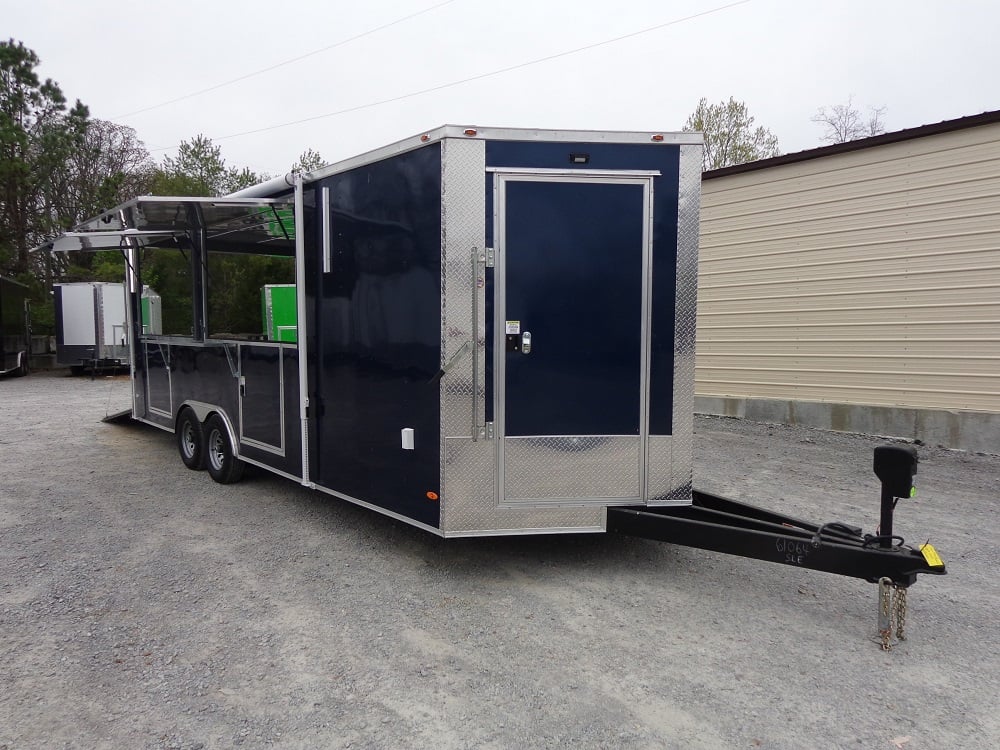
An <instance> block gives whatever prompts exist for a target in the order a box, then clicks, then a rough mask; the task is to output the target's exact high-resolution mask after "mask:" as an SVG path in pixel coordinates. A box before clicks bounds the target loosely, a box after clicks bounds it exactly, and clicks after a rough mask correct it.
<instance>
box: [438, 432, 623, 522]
mask: <svg viewBox="0 0 1000 750" xmlns="http://www.w3.org/2000/svg"><path fill="white" fill-rule="evenodd" d="M442 456H443V463H444V474H445V482H444V484H443V485H442V486H443V488H444V491H443V492H442V494H441V499H442V506H441V530H442V531H443V532H444V534H445V536H447V535H448V534H452V535H458V534H465V535H473V534H497V533H499V534H517V533H522V534H526V533H542V532H552V531H569V530H581V531H582V530H588V531H592V530H594V529H600V528H604V526H605V520H606V514H605V509H604V507H603V506H593V507H582V508H498V507H497V502H496V485H495V482H496V443H495V442H494V441H491V440H478V441H474V440H471V439H470V438H447V439H445V441H444V452H443V454H442Z"/></svg>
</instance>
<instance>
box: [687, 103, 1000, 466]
mask: <svg viewBox="0 0 1000 750" xmlns="http://www.w3.org/2000/svg"><path fill="white" fill-rule="evenodd" d="M700 253H701V256H700V265H699V274H698V279H699V291H698V353H697V369H696V373H697V374H696V395H697V398H696V409H697V410H698V411H700V412H702V413H711V414H726V415H732V416H745V417H748V418H753V419H761V420H765V421H775V422H786V423H793V424H794V423H798V424H807V425H811V426H816V427H824V428H830V429H836V430H846V431H857V432H867V433H874V434H882V435H895V436H902V437H909V438H915V439H921V440H923V441H924V442H927V443H930V444H943V445H947V446H949V447H957V448H965V449H969V450H981V451H988V452H994V453H995V452H1000V111H996V112H987V113H985V114H982V115H976V116H973V117H965V118H961V119H958V120H950V121H946V122H942V123H938V124H935V125H928V126H923V127H919V128H912V129H909V130H902V131H898V132H895V133H887V134H885V135H881V136H876V137H874V138H866V139H864V140H859V141H854V142H851V143H846V144H838V145H835V146H828V147H825V148H818V149H813V150H810V151H803V152H800V153H796V154H788V155H785V156H780V157H776V158H773V159H767V160H763V161H759V162H753V163H751V164H744V165H740V166H737V167H730V168H726V169H720V170H715V171H712V172H706V173H705V174H704V175H703V180H702V215H701V250H700Z"/></svg>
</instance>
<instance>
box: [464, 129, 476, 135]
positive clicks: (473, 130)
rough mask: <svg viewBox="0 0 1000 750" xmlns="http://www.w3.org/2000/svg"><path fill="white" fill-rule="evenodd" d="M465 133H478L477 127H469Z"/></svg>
mask: <svg viewBox="0 0 1000 750" xmlns="http://www.w3.org/2000/svg"><path fill="white" fill-rule="evenodd" d="M465 134H466V135H475V134H476V129H475V128H469V129H468V130H466V131H465Z"/></svg>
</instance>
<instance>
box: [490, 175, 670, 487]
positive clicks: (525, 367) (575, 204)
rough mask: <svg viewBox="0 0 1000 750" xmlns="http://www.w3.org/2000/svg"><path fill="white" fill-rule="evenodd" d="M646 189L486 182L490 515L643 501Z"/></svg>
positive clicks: (601, 180)
mask: <svg viewBox="0 0 1000 750" xmlns="http://www.w3.org/2000/svg"><path fill="white" fill-rule="evenodd" d="M651 191H652V181H651V178H647V177H626V176H621V177H608V176H584V175H572V176H568V175H551V174H507V175H499V174H498V175H497V195H496V205H497V224H496V238H497V248H496V250H497V253H496V269H495V277H494V278H495V283H496V291H495V295H496V296H495V311H496V317H495V319H494V331H495V336H494V353H495V356H494V368H495V372H496V375H495V377H496V381H495V383H496V388H495V424H496V429H497V438H498V440H497V443H498V451H499V456H498V465H499V477H498V480H499V481H498V490H499V501H500V504H501V505H580V504H590V503H598V504H603V505H609V504H610V505H615V504H622V505H624V504H635V503H637V502H641V501H642V499H643V495H644V487H643V477H644V473H645V465H644V464H645V460H644V457H645V454H646V451H645V443H646V439H647V436H648V417H647V413H646V412H647V381H648V360H649V342H648V335H649V334H648V328H649V326H648V320H649V291H648V287H649V283H648V280H649V277H650V241H651V240H650V238H651V232H650V222H649V216H650V206H651Z"/></svg>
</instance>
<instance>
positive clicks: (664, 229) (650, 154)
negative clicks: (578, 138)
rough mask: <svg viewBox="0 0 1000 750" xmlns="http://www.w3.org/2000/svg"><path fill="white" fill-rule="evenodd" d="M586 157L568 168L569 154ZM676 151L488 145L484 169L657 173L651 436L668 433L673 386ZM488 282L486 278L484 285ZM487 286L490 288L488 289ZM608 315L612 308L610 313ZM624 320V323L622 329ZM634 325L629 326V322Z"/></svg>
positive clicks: (489, 211)
mask: <svg viewBox="0 0 1000 750" xmlns="http://www.w3.org/2000/svg"><path fill="white" fill-rule="evenodd" d="M579 153H584V154H587V155H588V156H589V161H588V163H586V164H579V165H576V164H573V163H571V162H570V154H579ZM679 158H680V147H679V146H674V145H669V144H667V145H664V144H648V145H647V144H610V143H560V142H537V141H488V142H487V143H486V164H487V166H489V167H520V168H543V169H567V170H573V169H608V170H631V169H635V170H658V171H659V172H660V176H659V177H657V178H656V179H655V180H654V184H653V201H654V203H653V279H652V311H651V314H652V320H651V339H652V350H651V361H650V425H649V428H650V434H653V435H669V434H671V432H672V421H673V420H672V415H673V387H674V323H675V321H674V301H675V300H674V298H675V290H676V270H677V265H676V263H677V198H678V195H677V192H678V164H679ZM486 180H487V182H486V188H487V189H486V206H485V210H486V227H487V229H486V231H487V238H486V244H487V246H488V247H492V246H493V242H494V238H493V180H492V177H491V176H490V175H487V177H486ZM489 281H490V280H489V279H488V282H489ZM490 286H492V285H491V284H490ZM610 312H611V313H613V308H612V310H611V311H610ZM486 319H487V326H488V328H487V335H486V341H487V347H488V350H487V356H486V361H487V362H490V361H492V358H493V351H492V341H493V331H492V315H491V314H489V313H488V314H487V318H486ZM624 323H625V321H623V324H624ZM628 324H629V325H632V326H634V323H631V322H629V323H628ZM486 382H487V388H488V389H489V390H488V392H487V398H486V403H487V415H486V417H487V419H492V416H493V415H492V413H490V412H491V410H492V401H493V397H492V396H493V394H492V390H491V389H492V378H491V377H490V373H489V372H488V373H487V381H486Z"/></svg>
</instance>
